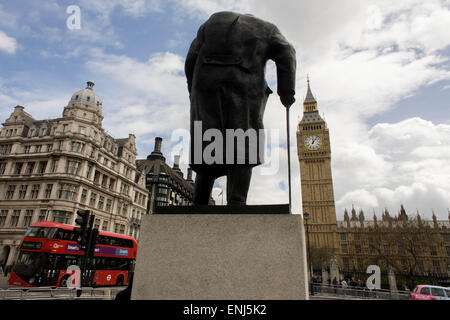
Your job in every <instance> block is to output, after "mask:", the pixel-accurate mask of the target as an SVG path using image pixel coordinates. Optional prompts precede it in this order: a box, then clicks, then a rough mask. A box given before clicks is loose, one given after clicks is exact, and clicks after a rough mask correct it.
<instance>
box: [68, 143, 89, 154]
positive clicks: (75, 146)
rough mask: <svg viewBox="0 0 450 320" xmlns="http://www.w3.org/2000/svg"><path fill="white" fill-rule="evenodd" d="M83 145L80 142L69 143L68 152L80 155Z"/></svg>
mask: <svg viewBox="0 0 450 320" xmlns="http://www.w3.org/2000/svg"><path fill="white" fill-rule="evenodd" d="M84 146H85V144H84V143H81V142H76V141H75V142H73V141H72V142H71V143H70V151H72V152H77V153H82V152H83V151H84Z"/></svg>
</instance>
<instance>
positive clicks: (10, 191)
mask: <svg viewBox="0 0 450 320" xmlns="http://www.w3.org/2000/svg"><path fill="white" fill-rule="evenodd" d="M15 189H16V186H12V185H11V186H8V190H6V193H5V199H6V200H10V199H12V198H13V196H14V190H15Z"/></svg>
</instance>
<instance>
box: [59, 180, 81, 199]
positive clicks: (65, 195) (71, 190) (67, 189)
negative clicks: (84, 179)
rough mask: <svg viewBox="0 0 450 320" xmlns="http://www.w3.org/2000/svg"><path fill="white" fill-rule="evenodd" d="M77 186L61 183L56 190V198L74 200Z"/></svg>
mask: <svg viewBox="0 0 450 320" xmlns="http://www.w3.org/2000/svg"><path fill="white" fill-rule="evenodd" d="M76 193H77V186H75V185H72V184H66V183H61V184H60V185H59V190H58V199H66V200H71V201H75V199H76Z"/></svg>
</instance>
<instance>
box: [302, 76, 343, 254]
mask: <svg viewBox="0 0 450 320" xmlns="http://www.w3.org/2000/svg"><path fill="white" fill-rule="evenodd" d="M297 152H298V159H299V162H300V178H301V192H302V208H303V212H307V213H309V215H310V218H309V233H310V235H309V241H310V245H311V247H312V248H327V249H328V250H330V251H331V252H334V251H335V250H336V249H337V239H336V228H337V224H336V212H335V204H334V192H333V179H332V175H331V146H330V135H329V131H328V128H327V124H326V122H325V120H323V118H322V117H321V116H320V114H319V110H318V108H317V101H316V99H315V98H314V96H313V95H312V92H311V88H310V85H309V80H308V91H307V93H306V98H305V100H304V102H303V118H302V120H301V121H300V123H299V124H298V127H297Z"/></svg>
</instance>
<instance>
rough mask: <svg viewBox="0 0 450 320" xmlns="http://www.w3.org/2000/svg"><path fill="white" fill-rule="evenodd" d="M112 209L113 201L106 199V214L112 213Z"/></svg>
mask: <svg viewBox="0 0 450 320" xmlns="http://www.w3.org/2000/svg"><path fill="white" fill-rule="evenodd" d="M111 207H112V201H111V199H106V208H105V211H106V212H111Z"/></svg>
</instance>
